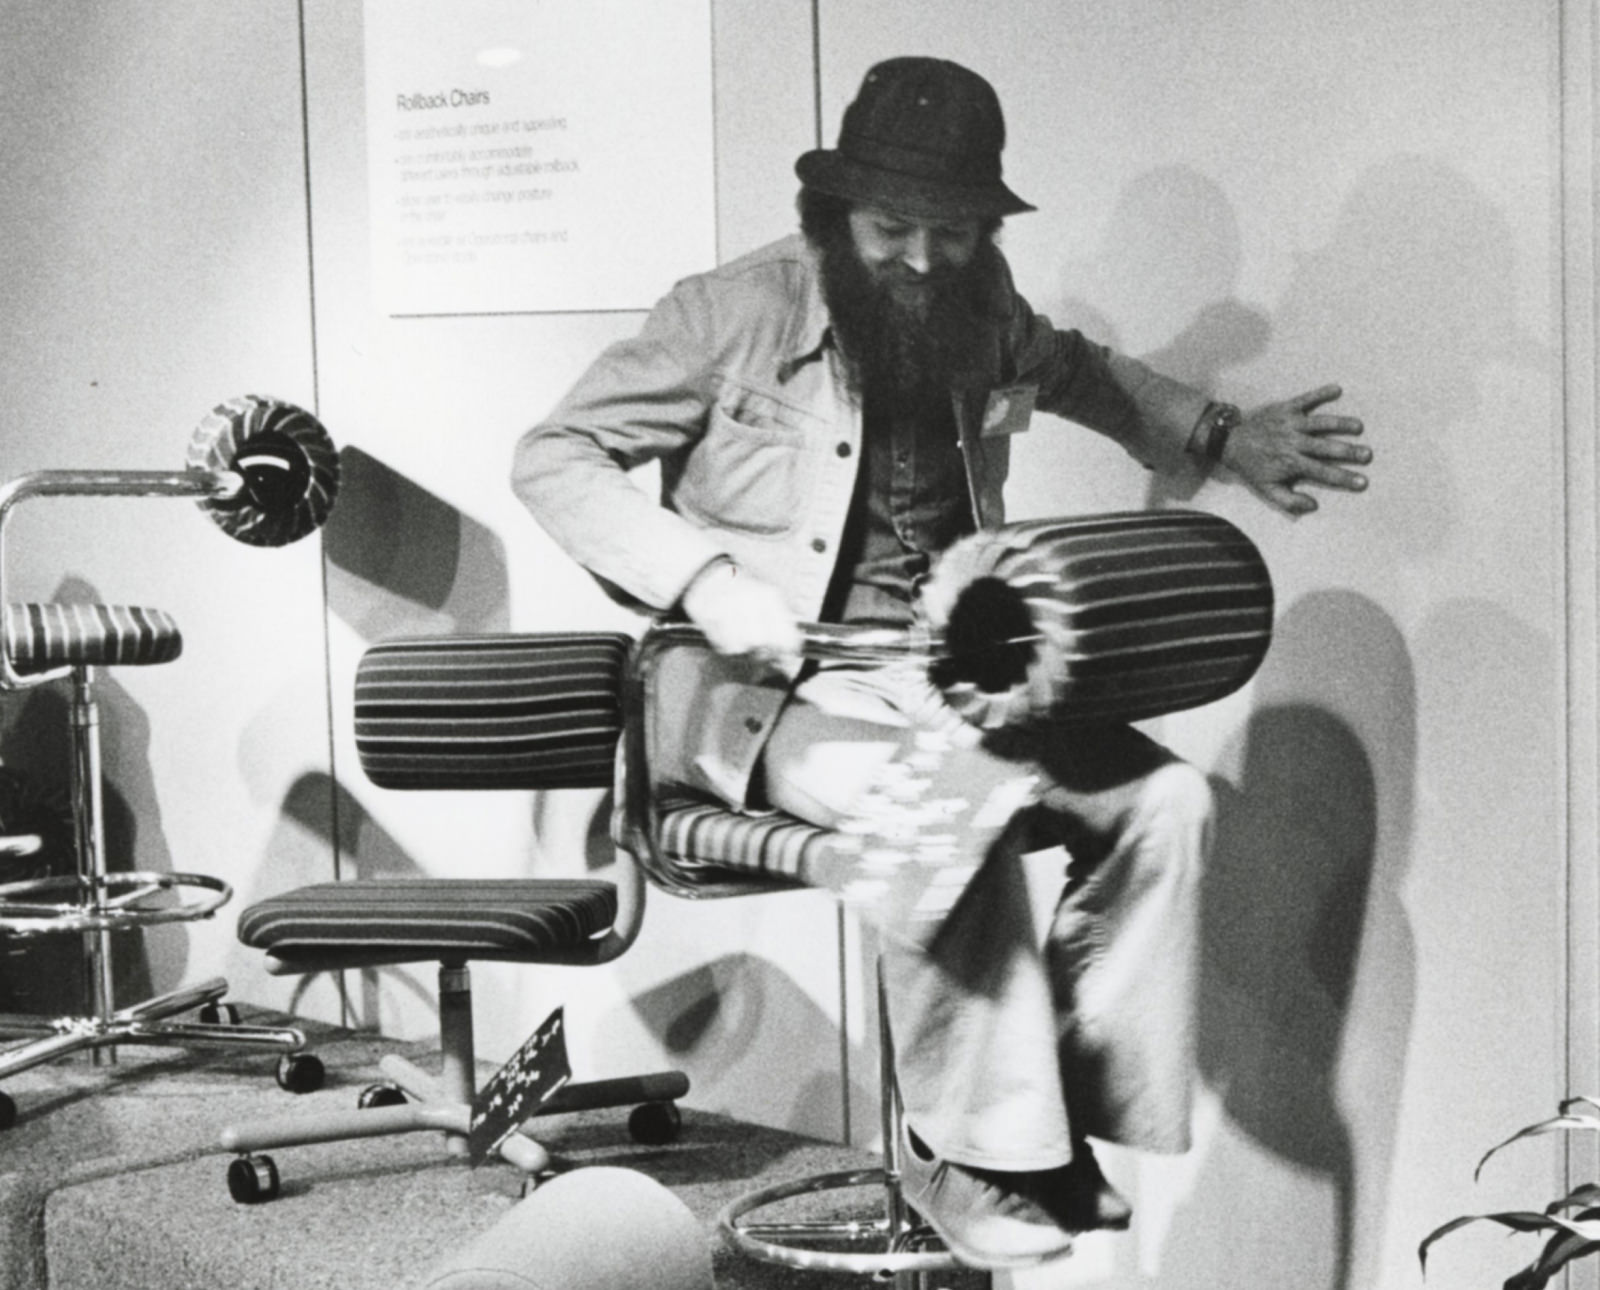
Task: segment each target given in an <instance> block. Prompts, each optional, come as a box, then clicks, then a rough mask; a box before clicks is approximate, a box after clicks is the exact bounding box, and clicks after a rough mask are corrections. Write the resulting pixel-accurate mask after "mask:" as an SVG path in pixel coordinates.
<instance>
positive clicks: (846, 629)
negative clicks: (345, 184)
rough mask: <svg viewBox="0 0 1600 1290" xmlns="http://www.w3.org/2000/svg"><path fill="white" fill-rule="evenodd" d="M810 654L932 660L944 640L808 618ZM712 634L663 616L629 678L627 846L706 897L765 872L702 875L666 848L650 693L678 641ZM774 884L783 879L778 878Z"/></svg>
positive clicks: (664, 881) (624, 791)
mask: <svg viewBox="0 0 1600 1290" xmlns="http://www.w3.org/2000/svg"><path fill="white" fill-rule="evenodd" d="M800 633H801V646H800V653H801V655H802V657H804V658H808V659H817V660H821V661H831V662H848V663H885V662H894V661H896V660H902V659H912V660H916V661H919V662H930V661H931V660H932V659H934V658H935V657H936V656H937V654H938V650H939V642H938V640H937V639H936V638H934V637H932V636H931V635H930V634H929V633H928V632H927V631H925V630H919V629H915V628H884V627H852V626H848V625H844V624H837V623H801V624H800ZM705 644H706V638H705V634H704V633H703V632H701V630H700V629H699V628H698V627H695V626H693V625H692V624H689V623H679V622H663V623H656V624H654V625H652V626H651V628H650V629H649V630H648V631H647V632H646V633H645V634H644V636H643V638H642V639H641V640H640V641H639V643H638V644H637V645H635V646H634V648H633V653H632V655H631V656H630V658H629V660H628V669H627V673H626V675H625V676H624V678H623V685H622V739H623V747H622V785H621V790H620V792H621V798H622V830H621V831H622V846H623V848H624V849H625V850H627V851H628V852H630V853H631V854H632V855H633V857H634V858H635V860H637V861H638V863H639V867H640V868H642V869H643V870H644V872H645V874H646V876H648V877H649V879H650V881H651V882H653V883H654V884H655V885H656V886H658V887H661V888H662V889H663V890H666V891H669V892H671V893H672V894H673V895H676V896H687V897H690V898H704V897H711V896H734V895H743V894H748V893H749V891H750V889H751V888H752V887H754V886H760V885H762V884H763V882H764V881H765V880H763V879H761V878H760V877H758V876H755V875H751V876H750V877H748V878H746V877H740V878H735V879H728V880H725V881H724V880H716V879H705V880H700V881H695V880H693V879H690V878H687V877H685V876H684V875H683V873H682V872H680V870H679V867H678V866H677V865H676V864H674V862H673V861H671V860H670V859H668V858H667V857H666V856H665V855H663V853H662V851H661V843H660V828H659V825H660V818H661V812H660V808H659V806H658V804H657V802H656V795H655V788H654V784H653V783H652V773H651V767H650V728H649V712H650V703H649V695H650V690H651V687H652V684H653V682H654V680H655V675H656V671H657V669H658V667H659V665H660V662H661V659H662V658H663V656H664V655H665V654H666V652H667V651H668V650H670V649H675V648H679V647H684V646H702V647H703V646H705ZM770 885H772V886H773V887H775V888H776V887H778V886H779V885H780V884H779V883H777V882H776V881H773V882H772V883H771V884H770Z"/></svg>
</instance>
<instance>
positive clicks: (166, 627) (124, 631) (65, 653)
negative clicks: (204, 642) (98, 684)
mask: <svg viewBox="0 0 1600 1290" xmlns="http://www.w3.org/2000/svg"><path fill="white" fill-rule="evenodd" d="M5 636H6V655H7V657H9V658H10V659H11V665H12V666H13V667H14V668H16V670H17V671H19V672H43V671H47V670H48V669H50V668H53V667H63V666H66V665H70V664H84V665H87V666H91V667H98V666H108V667H110V666H116V667H124V666H129V665H140V664H146V663H170V662H171V661H172V660H173V659H175V658H177V657H178V655H179V654H181V653H182V652H183V636H182V634H181V633H180V632H179V631H178V624H177V622H176V621H174V619H173V617H172V615H171V614H169V613H167V612H166V611H165V610H161V609H140V608H136V607H134V606H131V605H57V604H31V605H7V606H6V607H5Z"/></svg>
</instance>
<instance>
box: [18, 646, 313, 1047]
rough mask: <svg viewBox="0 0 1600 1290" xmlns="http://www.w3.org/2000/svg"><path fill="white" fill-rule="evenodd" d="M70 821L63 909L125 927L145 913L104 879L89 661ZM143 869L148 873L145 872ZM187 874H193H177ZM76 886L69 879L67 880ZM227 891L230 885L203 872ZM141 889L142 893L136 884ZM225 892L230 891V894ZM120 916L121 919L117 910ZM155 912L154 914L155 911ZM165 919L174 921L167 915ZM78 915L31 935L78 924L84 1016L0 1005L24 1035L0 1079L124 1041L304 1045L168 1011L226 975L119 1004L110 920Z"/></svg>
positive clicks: (75, 692) (76, 707) (201, 996)
mask: <svg viewBox="0 0 1600 1290" xmlns="http://www.w3.org/2000/svg"><path fill="white" fill-rule="evenodd" d="M71 737H72V825H73V841H74V845H75V849H76V853H77V854H76V870H75V893H74V894H75V902H76V907H75V908H72V909H70V912H67V913H64V915H63V916H64V917H65V918H68V919H69V920H70V918H72V917H77V918H81V917H82V916H83V915H86V914H87V915H90V916H91V917H93V918H98V919H100V920H102V924H104V922H107V921H111V922H117V921H120V923H121V925H123V926H126V927H128V928H130V929H131V928H133V927H138V926H141V924H140V922H139V915H138V914H137V913H129V912H128V909H127V898H126V897H124V898H122V899H120V900H119V899H117V898H113V897H112V896H111V895H110V894H109V892H110V887H109V886H108V882H107V870H106V854H105V828H104V811H103V798H102V791H103V790H102V768H101V761H100V706H99V703H98V701H97V700H96V698H95V693H94V685H93V682H92V680H91V676H90V669H89V667H88V666H87V665H79V666H76V667H74V668H73V669H72V699H71ZM140 877H141V878H142V877H144V875H140ZM179 877H180V878H188V880H190V881H194V880H195V879H193V878H192V877H190V876H187V875H179ZM60 881H62V882H64V883H66V884H67V885H69V886H71V885H72V881H71V880H64V879H63V880H60ZM206 881H208V882H210V883H211V885H212V886H213V887H215V888H217V889H220V890H222V891H223V892H224V893H226V890H227V889H226V886H225V884H222V883H220V882H217V881H216V880H214V879H208V880H206ZM19 885H21V884H19ZM135 894H136V895H137V894H139V893H135ZM224 898H226V897H225V896H224ZM113 915H115V916H116V917H115V919H113V918H112V916H113ZM151 921H155V917H154V916H153V915H152V916H151ZM163 921H167V920H163ZM79 927H81V923H78V924H70V923H69V925H68V926H65V927H61V928H55V929H52V928H51V927H49V926H44V927H39V928H30V932H29V934H33V935H49V934H52V933H53V934H58V935H60V934H66V933H67V932H69V931H77V934H78V935H79V936H80V938H81V941H82V949H83V963H84V996H85V997H84V999H83V1009H84V1011H83V1015H81V1016H76V1017H40V1016H32V1015H27V1014H16V1013H6V1014H0V1040H4V1039H24V1040H28V1041H30V1042H26V1043H22V1044H18V1045H16V1046H14V1047H12V1048H9V1049H5V1050H3V1051H0V1078H4V1077H6V1076H8V1075H15V1074H18V1073H19V1072H21V1071H25V1070H30V1069H32V1068H33V1067H35V1066H42V1065H44V1064H45V1063H46V1062H51V1061H55V1060H57V1059H59V1058H62V1057H66V1056H68V1055H69V1054H71V1053H76V1052H82V1051H84V1050H88V1051H89V1053H90V1054H91V1059H92V1061H93V1064H94V1065H96V1066H111V1065H115V1064H116V1061H117V1048H118V1046H119V1045H121V1044H138V1045H151V1046H156V1047H177V1046H187V1045H191V1044H200V1045H209V1046H212V1047H232V1046H243V1047H246V1048H257V1049H267V1050H271V1051H276V1052H280V1053H292V1052H298V1051H299V1050H301V1049H302V1048H304V1047H305V1043H306V1040H305V1035H304V1034H303V1033H302V1032H301V1031H299V1030H297V1029H294V1028H291V1027H285V1026H247V1025H239V1024H235V1023H231V1022H226V1021H217V1022H205V1021H201V1022H184V1021H169V1020H167V1018H169V1017H173V1016H176V1015H177V1014H179V1013H183V1012H189V1011H192V1010H194V1009H197V1008H202V1007H204V1006H206V1005H208V1004H215V1003H216V1002H217V1001H218V1000H220V999H221V998H222V996H223V995H225V994H226V993H227V992H228V983H227V982H226V981H225V980H223V979H222V978H221V977H213V978H211V979H210V980H207V981H204V982H201V983H200V984H198V985H194V986H185V987H182V988H180V989H177V990H169V991H167V992H165V993H163V994H159V995H156V996H154V997H153V998H149V999H145V1000H142V1001H140V1002H137V1003H134V1004H131V1005H128V1006H126V1007H122V1008H118V1007H117V1001H116V983H115V980H114V975H113V969H112V937H113V934H114V933H113V930H112V927H111V926H107V925H99V926H91V927H89V928H87V929H84V930H78V928H79Z"/></svg>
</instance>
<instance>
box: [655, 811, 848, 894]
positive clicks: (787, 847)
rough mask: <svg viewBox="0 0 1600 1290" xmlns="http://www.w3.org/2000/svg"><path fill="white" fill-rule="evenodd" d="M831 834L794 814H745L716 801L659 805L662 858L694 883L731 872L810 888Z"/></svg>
mask: <svg viewBox="0 0 1600 1290" xmlns="http://www.w3.org/2000/svg"><path fill="white" fill-rule="evenodd" d="M828 837H829V833H828V830H826V829H822V828H818V827H817V826H816V825H813V824H806V823H805V822H803V821H801V820H797V819H795V818H794V817H793V816H792V815H783V814H781V813H780V814H773V815H741V814H739V813H738V812H737V811H730V810H728V809H727V808H726V807H724V806H720V805H718V804H716V803H714V802H707V801H704V800H698V799H689V798H678V799H673V800H668V801H664V802H663V803H662V804H661V815H660V827H659V828H658V829H657V832H656V841H657V846H658V847H659V848H660V850H661V854H662V855H663V856H665V857H666V858H667V859H669V860H671V861H673V862H674V867H675V868H676V870H677V872H678V874H679V875H680V876H681V877H683V878H685V879H686V880H688V881H690V882H693V881H695V879H696V877H697V876H698V877H703V878H704V879H705V881H707V882H711V881H716V880H719V879H723V878H727V877H729V876H730V875H729V873H728V871H729V870H733V871H735V872H737V873H743V874H753V875H759V876H760V877H762V878H767V879H773V878H776V879H782V880H785V881H788V882H793V883H795V884H796V885H799V886H807V885H810V883H811V871H812V868H813V866H814V864H815V862H816V860H817V857H818V854H819V853H820V851H821V850H822V848H823V847H824V846H825V845H826V844H827V839H828Z"/></svg>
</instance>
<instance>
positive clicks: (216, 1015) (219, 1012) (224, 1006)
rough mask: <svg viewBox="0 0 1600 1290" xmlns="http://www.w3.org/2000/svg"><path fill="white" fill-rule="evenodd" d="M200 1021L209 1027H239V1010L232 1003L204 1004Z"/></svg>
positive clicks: (201, 1007) (201, 1008)
mask: <svg viewBox="0 0 1600 1290" xmlns="http://www.w3.org/2000/svg"><path fill="white" fill-rule="evenodd" d="M200 1021H201V1022H202V1024H204V1025H207V1026H237V1025H238V1024H239V1009H238V1008H236V1007H235V1006H234V1005H233V1004H231V1003H214V1002H213V1003H204V1004H201V1005H200Z"/></svg>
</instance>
